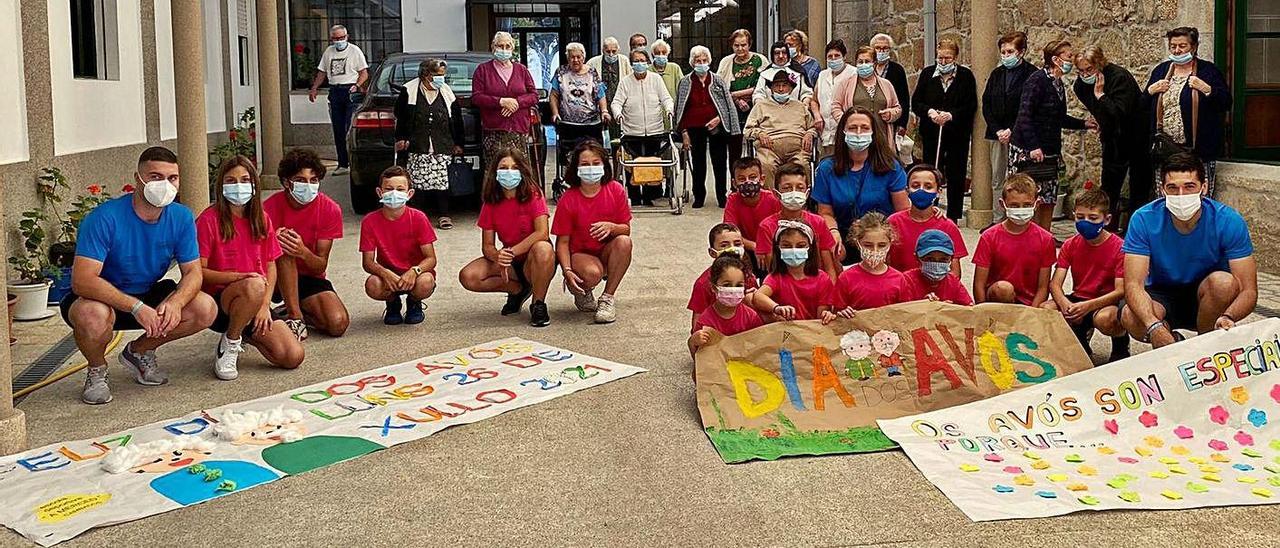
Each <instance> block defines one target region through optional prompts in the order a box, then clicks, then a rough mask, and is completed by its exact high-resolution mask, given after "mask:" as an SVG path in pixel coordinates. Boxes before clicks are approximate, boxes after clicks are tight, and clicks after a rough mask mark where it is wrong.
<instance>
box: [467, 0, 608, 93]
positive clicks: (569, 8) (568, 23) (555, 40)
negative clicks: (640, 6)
mask: <svg viewBox="0 0 1280 548" xmlns="http://www.w3.org/2000/svg"><path fill="white" fill-rule="evenodd" d="M474 8H480V10H478V11H477V10H475V9H474ZM468 13H469V14H473V19H476V18H478V19H479V20H478V21H476V20H473V21H471V23H481V24H484V25H485V26H487V27H488V29H490V30H491V32H488V33H487V34H488V35H489V36H492V34H493V32H497V31H506V32H509V33H511V36H512V37H514V38H515V42H516V44H515V46H516V47H515V52H516V58H517V60H519V61H520V62H521V63H523V64H524V65H525V66H526V67H528V68H529V72H530V74H532V75H533V82H534V85H535V86H536V87H537V88H538V89H547V88H548V87H550V83H551V78H552V76H554V75H555V73H556V69H558V68H560V65H561V64H562V63H565V62H566V60H565V56H564V47H565V45H567V44H569V43H570V42H578V43H581V44H582V45H583V47H584V48H585V49H586V50H587V52H588V54H587V56H588V57H590V56H591V52H598V51H600V39H599V38H598V36H599V35H600V28H599V20H600V17H599V15H600V2H599V0H565V1H560V2H521V1H505V2H504V1H501V0H468ZM473 30H474V29H473ZM471 41H472V44H470V46H471V49H476V47H477V46H479V47H480V49H484V45H485V44H487V41H486V42H484V43H479V42H476V39H475V38H474V32H473V38H472V40H471Z"/></svg>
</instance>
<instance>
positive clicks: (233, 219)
mask: <svg viewBox="0 0 1280 548" xmlns="http://www.w3.org/2000/svg"><path fill="white" fill-rule="evenodd" d="M257 173H258V172H257V170H256V169H255V167H254V165H253V162H251V161H250V160H249V159H248V158H245V157H244V156H233V157H231V158H228V159H227V160H226V161H224V162H222V165H221V166H219V167H218V172H217V174H216V175H215V177H214V189H213V190H214V202H213V205H211V206H209V207H208V209H205V210H204V212H203V213H201V214H200V217H199V218H198V219H196V239H197V240H198V242H199V244H200V266H201V273H202V275H203V278H204V287H203V289H204V292H205V293H208V294H210V295H212V296H213V300H214V301H216V302H217V303H218V317H217V319H215V320H214V322H213V325H212V326H210V329H212V330H214V331H217V332H219V333H222V337H220V338H219V339H218V347H217V352H216V360H215V361H214V366H213V372H214V375H216V376H217V377H218V378H219V379H222V380H224V381H230V380H235V379H236V378H238V377H239V376H240V373H239V369H238V363H239V359H240V354H241V353H242V352H244V344H243V343H244V341H246V340H247V341H248V342H249V344H250V345H252V346H253V347H255V348H257V349H258V351H259V352H261V353H262V356H263V357H264V358H266V359H267V361H268V362H270V363H271V364H272V365H275V366H277V367H283V368H286V369H293V368H295V367H298V366H299V365H301V364H302V360H303V357H304V353H303V350H302V343H301V342H300V341H299V340H298V339H297V338H296V337H294V336H293V333H292V332H291V331H289V328H288V327H287V326H286V325H285V323H284V322H283V321H280V320H273V319H272V318H271V293H272V291H273V289H274V288H275V285H276V259H278V258H279V257H280V255H281V252H280V244H279V243H278V242H276V239H275V237H274V229H273V228H272V226H271V219H269V218H267V216H266V215H265V214H264V213H263V212H262V198H261V196H259V189H260V187H259V186H258V174H257Z"/></svg>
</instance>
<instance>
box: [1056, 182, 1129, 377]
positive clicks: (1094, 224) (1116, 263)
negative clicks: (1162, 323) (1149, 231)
mask: <svg viewBox="0 0 1280 548" xmlns="http://www.w3.org/2000/svg"><path fill="white" fill-rule="evenodd" d="M1075 218H1076V231H1077V232H1079V234H1076V235H1075V236H1072V237H1071V238H1069V239H1068V240H1067V241H1066V242H1065V243H1063V244H1062V250H1061V251H1060V252H1059V253H1058V263H1057V266H1058V268H1057V270H1055V271H1054V273H1053V279H1052V280H1050V281H1049V293H1050V295H1052V297H1053V298H1052V299H1049V300H1047V301H1045V302H1044V305H1043V306H1044V307H1045V308H1048V309H1050V310H1059V311H1061V312H1062V316H1063V317H1064V318H1066V320H1067V324H1069V325H1070V326H1071V330H1072V331H1074V332H1075V334H1076V338H1077V339H1079V340H1080V344H1081V346H1083V347H1084V350H1085V352H1086V353H1087V352H1089V338H1090V336H1092V335H1093V330H1094V328H1097V330H1098V331H1101V332H1102V333H1103V334H1105V335H1107V336H1109V337H1111V357H1110V358H1109V359H1108V361H1111V362H1113V361H1118V360H1122V359H1125V358H1127V357H1129V334H1128V333H1127V332H1126V331H1125V329H1124V326H1122V325H1120V309H1119V307H1118V306H1117V304H1118V303H1119V302H1120V300H1121V299H1123V298H1124V251H1122V250H1121V248H1122V247H1123V246H1124V239H1122V238H1121V237H1120V236H1117V235H1115V234H1112V233H1111V232H1109V231H1107V229H1106V226H1107V224H1109V223H1110V222H1111V199H1110V198H1109V197H1108V196H1107V193H1106V192H1103V191H1101V190H1098V189H1091V190H1086V191H1085V192H1083V193H1081V194H1080V195H1079V196H1077V197H1076V199H1075ZM1067 274H1070V275H1071V286H1072V290H1073V291H1072V293H1071V294H1070V295H1068V294H1066V293H1064V292H1063V290H1062V285H1063V284H1064V283H1066V281H1067Z"/></svg>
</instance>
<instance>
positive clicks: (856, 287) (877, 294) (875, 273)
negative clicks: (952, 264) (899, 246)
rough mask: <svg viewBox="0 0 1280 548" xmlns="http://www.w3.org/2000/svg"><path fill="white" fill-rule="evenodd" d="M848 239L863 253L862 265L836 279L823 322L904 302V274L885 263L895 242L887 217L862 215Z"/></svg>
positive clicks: (875, 213)
mask: <svg viewBox="0 0 1280 548" xmlns="http://www.w3.org/2000/svg"><path fill="white" fill-rule="evenodd" d="M849 236H850V237H851V238H852V239H853V242H850V243H854V244H856V245H857V246H858V251H859V252H861V253H862V262H859V263H858V264H855V265H853V266H851V267H849V268H847V269H845V271H844V272H841V273H840V278H839V279H837V280H836V288H835V291H834V292H833V294H832V297H833V298H832V302H831V305H832V310H834V312H826V313H824V314H823V315H822V323H824V324H826V323H831V321H832V320H834V319H836V316H839V317H842V318H852V317H853V315H854V312H856V311H858V310H866V309H869V308H877V307H881V306H886V305H891V304H896V303H900V302H903V301H904V300H905V299H903V295H902V291H903V286H902V284H903V279H902V273H901V272H898V271H897V270H896V269H894V268H893V267H892V266H889V265H887V264H885V258H886V257H888V256H889V249H890V245H891V243H892V242H893V240H894V237H895V236H894V233H893V227H890V226H889V223H888V222H886V221H885V218H884V215H883V214H882V213H880V212H878V211H872V212H870V213H867V214H866V215H863V216H862V218H861V219H858V220H857V221H855V222H854V223H853V226H852V227H850V228H849Z"/></svg>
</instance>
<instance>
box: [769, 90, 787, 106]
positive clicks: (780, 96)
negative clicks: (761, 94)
mask: <svg viewBox="0 0 1280 548" xmlns="http://www.w3.org/2000/svg"><path fill="white" fill-rule="evenodd" d="M773 100H774V101H777V102H778V104H779V105H782V104H786V102H787V101H790V100H791V94H790V93H778V92H774V93H773Z"/></svg>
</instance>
